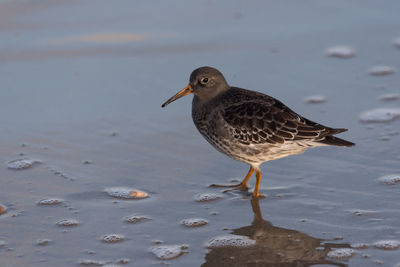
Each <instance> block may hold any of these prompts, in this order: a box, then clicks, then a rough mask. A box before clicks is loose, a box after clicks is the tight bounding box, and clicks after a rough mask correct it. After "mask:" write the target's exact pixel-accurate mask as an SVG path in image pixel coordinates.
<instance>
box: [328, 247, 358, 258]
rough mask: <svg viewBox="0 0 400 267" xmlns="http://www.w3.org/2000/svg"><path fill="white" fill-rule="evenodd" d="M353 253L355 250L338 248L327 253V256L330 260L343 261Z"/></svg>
mask: <svg viewBox="0 0 400 267" xmlns="http://www.w3.org/2000/svg"><path fill="white" fill-rule="evenodd" d="M355 253H356V252H355V250H354V249H351V248H338V249H335V250H332V251H329V252H328V254H327V256H328V257H329V258H332V259H337V260H345V259H348V258H350V257H351V256H353V255H354V254H355Z"/></svg>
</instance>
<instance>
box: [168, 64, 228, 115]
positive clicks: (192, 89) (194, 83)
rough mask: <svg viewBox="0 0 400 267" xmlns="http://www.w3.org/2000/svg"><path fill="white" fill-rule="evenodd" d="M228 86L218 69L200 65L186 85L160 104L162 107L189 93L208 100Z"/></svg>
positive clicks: (201, 99)
mask: <svg viewBox="0 0 400 267" xmlns="http://www.w3.org/2000/svg"><path fill="white" fill-rule="evenodd" d="M229 88H230V87H229V85H228V83H227V82H226V80H225V78H224V76H223V75H222V73H221V72H220V71H219V70H217V69H215V68H212V67H201V68H198V69H195V70H194V71H193V72H192V74H191V75H190V80H189V84H188V86H186V87H185V88H183V89H182V90H181V91H179V92H178V93H177V94H176V95H174V96H173V97H171V98H170V99H168V100H167V101H166V102H165V103H164V104H162V107H165V106H167V105H168V104H169V103H171V102H173V101H175V100H177V99H178V98H181V97H183V96H185V95H188V94H191V93H193V94H194V95H195V96H196V97H198V99H199V100H200V101H208V100H210V99H212V98H214V97H216V96H217V95H219V94H220V93H222V92H225V91H226V90H228V89H229Z"/></svg>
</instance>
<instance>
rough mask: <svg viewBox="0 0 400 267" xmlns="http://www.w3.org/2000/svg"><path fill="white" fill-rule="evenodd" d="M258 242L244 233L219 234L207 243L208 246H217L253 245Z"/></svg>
mask: <svg viewBox="0 0 400 267" xmlns="http://www.w3.org/2000/svg"><path fill="white" fill-rule="evenodd" d="M255 244H256V241H255V240H252V239H250V238H249V237H247V236H242V235H224V236H217V237H214V238H212V239H210V240H209V241H208V242H207V243H206V247H208V248H216V247H251V246H254V245H255Z"/></svg>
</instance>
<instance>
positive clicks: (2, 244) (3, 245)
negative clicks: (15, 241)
mask: <svg viewBox="0 0 400 267" xmlns="http://www.w3.org/2000/svg"><path fill="white" fill-rule="evenodd" d="M6 245H7V242H6V241H4V240H0V248H2V247H5V246H6Z"/></svg>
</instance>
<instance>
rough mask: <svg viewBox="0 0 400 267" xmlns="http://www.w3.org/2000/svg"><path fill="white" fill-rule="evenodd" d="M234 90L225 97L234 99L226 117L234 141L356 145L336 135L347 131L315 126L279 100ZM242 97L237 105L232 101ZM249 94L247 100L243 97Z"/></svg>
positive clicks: (226, 111)
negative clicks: (303, 141)
mask: <svg viewBox="0 0 400 267" xmlns="http://www.w3.org/2000/svg"><path fill="white" fill-rule="evenodd" d="M250 92H251V94H249V91H247V90H244V89H240V88H235V87H233V88H231V90H229V92H228V93H227V95H225V97H226V98H227V99H228V100H230V101H229V103H230V105H227V106H226V107H225V109H224V111H223V114H222V116H223V118H224V120H225V121H226V123H227V124H228V126H229V127H231V129H230V130H231V132H232V135H233V136H234V138H235V139H236V140H237V141H239V142H240V143H242V144H262V143H271V144H277V143H279V144H282V143H284V142H285V141H300V140H310V141H315V142H321V143H324V144H328V145H338V146H352V145H354V144H353V143H351V142H348V141H345V140H342V139H340V138H337V137H333V136H332V135H334V134H338V133H341V132H344V131H346V129H341V128H340V129H333V128H329V127H326V126H324V125H321V124H318V123H315V122H313V121H311V120H309V119H306V118H304V117H302V116H300V115H299V114H297V113H295V112H294V111H292V110H291V109H290V108H288V107H287V106H285V105H284V104H283V103H282V102H280V101H279V100H277V99H275V98H273V97H270V96H267V95H264V94H261V93H258V92H253V91H250ZM230 93H231V94H232V97H235V98H239V99H240V101H238V102H235V101H232V99H230V98H229V94H230ZM242 95H245V97H241V96H242Z"/></svg>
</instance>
